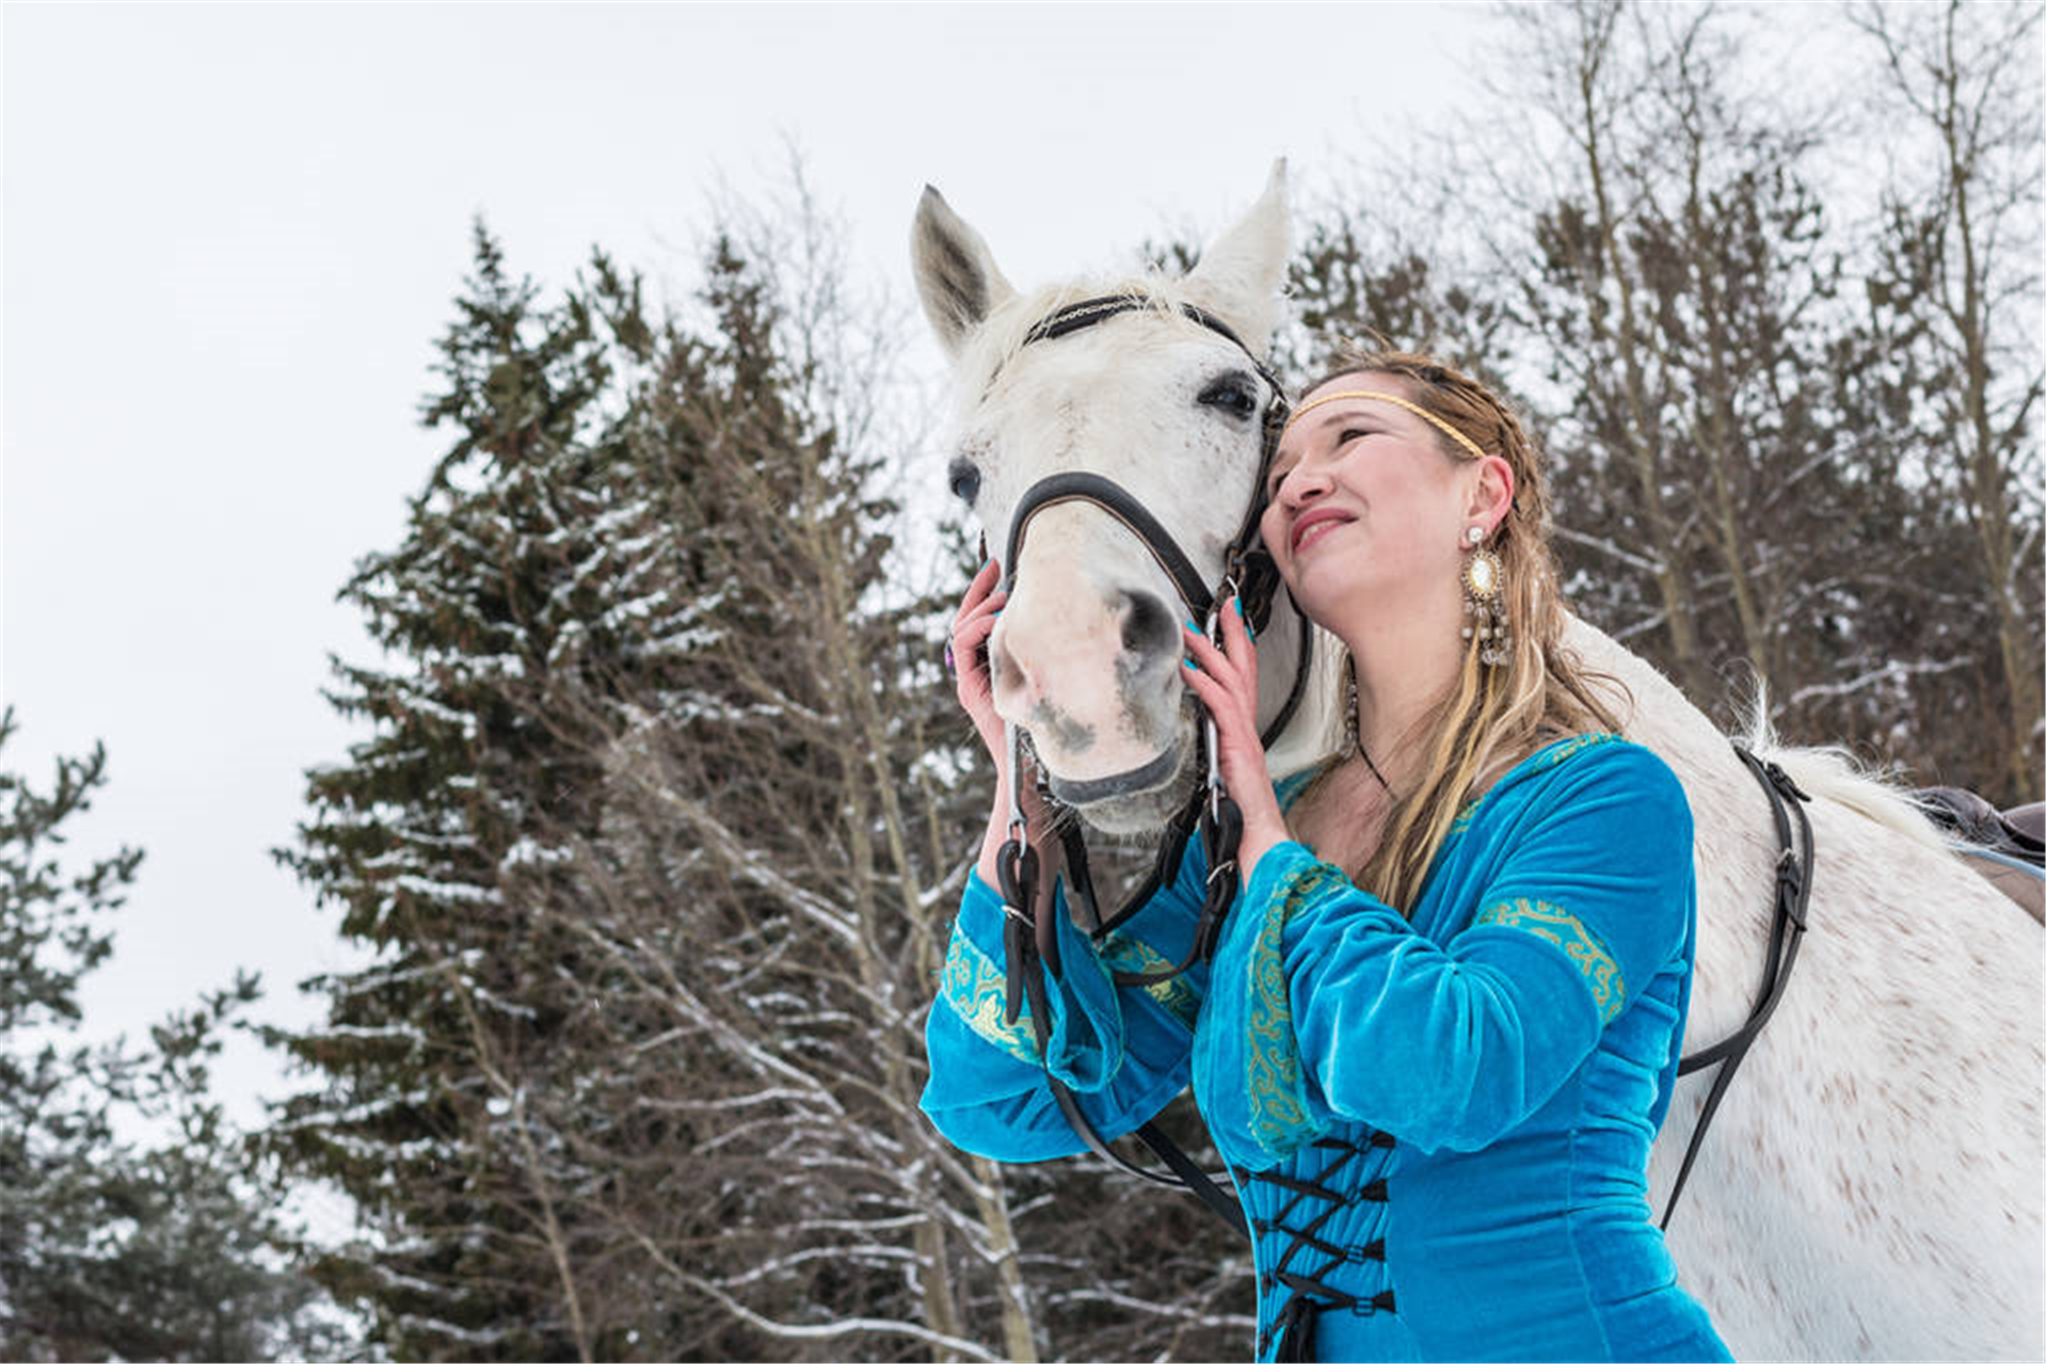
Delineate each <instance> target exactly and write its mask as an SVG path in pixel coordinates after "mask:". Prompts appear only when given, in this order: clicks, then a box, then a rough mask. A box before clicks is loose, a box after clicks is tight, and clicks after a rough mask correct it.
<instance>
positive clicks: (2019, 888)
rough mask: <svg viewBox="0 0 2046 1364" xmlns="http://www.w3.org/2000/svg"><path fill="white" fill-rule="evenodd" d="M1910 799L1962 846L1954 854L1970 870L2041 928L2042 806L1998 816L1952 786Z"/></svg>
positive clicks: (2045, 808) (2044, 871)
mask: <svg viewBox="0 0 2046 1364" xmlns="http://www.w3.org/2000/svg"><path fill="white" fill-rule="evenodd" d="M1911 794H1912V799H1913V800H1915V801H1917V803H1918V807H1919V809H1921V810H1922V811H1924V813H1925V817H1926V818H1927V819H1930V820H1931V821H1932V822H1933V823H1934V824H1935V825H1937V826H1939V828H1940V829H1941V830H1942V831H1943V832H1944V833H1946V834H1947V835H1949V836H1950V837H1952V838H1954V839H1956V840H1958V841H1959V842H1961V843H1963V844H1965V845H1966V846H1964V847H1963V848H1961V849H1960V851H1961V852H1963V853H1966V854H1968V855H1969V857H1968V862H1969V865H1970V866H1972V867H1974V869H1975V870H1976V871H1977V872H1979V873H1981V875H1982V877H1983V878H1984V879H1985V880H1987V881H1988V882H1989V883H1990V884H1991V885H1993V886H1995V887H1996V888H1997V889H1998V890H2000V891H2002V892H2003V893H2004V894H2005V895H2007V896H2009V897H2010V898H2011V899H2012V900H2015V901H2016V902H2017V903H2018V904H2019V905H2020V906H2021V907H2022V908H2023V909H2024V910H2025V912H2026V913H2028V914H2030V915H2031V916H2032V917H2033V918H2034V919H2037V920H2039V921H2040V922H2041V923H2042V924H2046V802H2035V803H2033V804H2031V805H2020V806H2016V807H2015V808H2013V809H2009V810H1999V809H1997V808H1996V807H1995V806H1994V805H1991V804H1990V803H1989V802H1988V801H1986V800H1984V799H1982V797H1980V796H1978V795H1976V794H1975V793H1974V792H1973V791H1964V790H1962V789H1961V788H1960V787H1958V786H1928V787H1924V788H1922V789H1920V790H1918V791H1914V792H1912V793H1911Z"/></svg>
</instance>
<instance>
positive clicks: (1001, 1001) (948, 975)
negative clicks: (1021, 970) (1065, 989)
mask: <svg viewBox="0 0 2046 1364" xmlns="http://www.w3.org/2000/svg"><path fill="white" fill-rule="evenodd" d="M940 993H941V994H942V995H943V996H944V1000H945V1003H946V1004H948V1005H950V1006H951V1009H952V1012H953V1013H955V1014H958V1015H959V1017H960V1019H961V1020H962V1021H963V1022H964V1023H965V1024H966V1026H967V1027H969V1028H971V1029H973V1031H974V1032H976V1033H978V1034H979V1035H980V1036H981V1037H982V1038H983V1039H985V1040H987V1041H989V1042H992V1043H994V1044H995V1045H996V1046H998V1047H1000V1048H1001V1049H1002V1050H1003V1051H1006V1052H1008V1053H1009V1055H1011V1056H1013V1057H1015V1058H1016V1059H1017V1060H1019V1061H1029V1062H1031V1063H1032V1064H1035V1063H1036V1061H1037V1037H1036V1034H1035V1033H1033V1032H1032V1031H1031V1022H1030V1006H1029V1005H1028V1004H1025V1005H1024V1006H1023V1008H1022V1011H1021V1012H1020V1013H1018V1014H1017V1015H1016V1021H1015V1022H1014V1023H1010V1022H1009V1021H1008V1018H1007V1016H1006V1015H1007V1010H1008V986H1007V978H1006V976H1005V975H1004V973H1003V971H1002V968H1001V966H1000V965H999V964H998V963H997V962H996V961H995V960H994V958H992V957H990V956H989V955H988V954H987V953H985V952H983V951H981V950H980V949H979V948H978V947H976V946H974V944H973V940H972V939H971V938H968V937H967V936H966V934H965V933H963V932H955V933H953V934H952V945H951V946H950V947H948V948H947V949H946V950H945V975H944V983H943V987H942V989H941V991H940Z"/></svg>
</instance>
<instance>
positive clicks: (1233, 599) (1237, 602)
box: [1229, 597, 1243, 620]
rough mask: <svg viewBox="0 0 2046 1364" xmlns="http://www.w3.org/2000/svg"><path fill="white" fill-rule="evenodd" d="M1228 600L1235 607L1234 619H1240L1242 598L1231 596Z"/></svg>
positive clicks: (1241, 615)
mask: <svg viewBox="0 0 2046 1364" xmlns="http://www.w3.org/2000/svg"><path fill="white" fill-rule="evenodd" d="M1229 600H1230V602H1231V604H1233V605H1234V606H1235V607H1236V619H1238V620H1242V619H1243V598H1241V597H1231V598H1230V599H1229Z"/></svg>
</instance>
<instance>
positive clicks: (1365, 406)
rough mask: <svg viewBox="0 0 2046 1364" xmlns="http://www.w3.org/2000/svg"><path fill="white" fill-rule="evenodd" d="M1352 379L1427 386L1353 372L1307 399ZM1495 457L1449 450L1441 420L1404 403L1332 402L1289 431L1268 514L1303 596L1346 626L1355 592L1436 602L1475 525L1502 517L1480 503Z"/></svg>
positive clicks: (1270, 482) (1276, 464)
mask: <svg viewBox="0 0 2046 1364" xmlns="http://www.w3.org/2000/svg"><path fill="white" fill-rule="evenodd" d="M1349 390H1376V391H1378V392H1383V393H1391V394H1394V395H1396V396H1398V397H1401V398H1405V399H1407V400H1408V401H1410V402H1411V401H1413V399H1414V396H1415V395H1414V394H1413V392H1412V390H1411V388H1410V387H1409V385H1408V384H1407V381H1406V380H1405V379H1403V378H1401V377H1400V376H1398V375H1392V374H1372V373H1357V374H1345V375H1340V376H1338V377H1336V378H1334V379H1331V380H1329V381H1328V382H1327V383H1325V384H1323V385H1321V386H1320V387H1319V388H1317V389H1315V390H1314V391H1312V392H1310V393H1308V394H1307V395H1306V396H1305V397H1304V398H1302V399H1301V403H1300V406H1301V407H1302V408H1303V409H1305V408H1306V406H1307V404H1308V403H1311V402H1312V401H1314V399H1315V398H1316V397H1319V396H1322V395H1326V394H1331V393H1341V392H1345V391H1349ZM1492 462H1494V461H1491V460H1487V461H1482V462H1481V461H1478V460H1460V459H1455V458H1452V457H1451V456H1449V455H1447V454H1445V453H1444V452H1443V449H1442V440H1441V438H1440V437H1439V436H1437V434H1436V432H1435V428H1434V427H1432V426H1430V425H1429V424H1428V423H1427V422H1425V421H1423V420H1422V419H1421V418H1420V417H1418V416H1416V415H1414V414H1413V413H1412V412H1409V411H1407V410H1406V409H1405V408H1403V407H1400V406H1398V405H1397V404H1394V403H1389V402H1383V401H1380V400H1378V399H1373V398H1337V399H1334V400H1333V401H1330V402H1326V403H1323V404H1322V405H1321V406H1319V407H1316V408H1315V409H1314V410H1313V411H1311V412H1307V413H1306V414H1305V415H1304V416H1302V417H1301V418H1300V420H1298V421H1297V422H1295V423H1294V424H1293V425H1292V426H1291V427H1289V428H1287V430H1286V433H1285V435H1284V437H1283V438H1282V439H1281V440H1280V442H1279V448H1278V451H1277V453H1276V454H1275V455H1274V457H1273V460H1272V467H1271V471H1270V473H1269V475H1268V477H1267V483H1266V487H1267V489H1268V491H1269V493H1270V500H1269V505H1268V506H1267V507H1266V509H1265V513H1264V517H1263V520H1262V521H1261V522H1260V526H1261V528H1262V530H1263V533H1264V542H1265V546H1266V548H1267V549H1268V550H1270V552H1271V555H1272V558H1273V560H1274V561H1275V562H1276V563H1277V564H1278V568H1279V572H1280V574H1281V576H1283V577H1284V578H1285V580H1286V585H1287V586H1288V587H1290V588H1291V589H1292V590H1293V595H1294V598H1295V599H1296V600H1297V601H1299V603H1300V605H1301V606H1302V607H1303V608H1305V609H1306V611H1307V612H1308V614H1309V615H1310V616H1313V617H1314V618H1315V619H1316V620H1318V621H1320V622H1321V623H1322V624H1323V625H1328V626H1331V627H1332V628H1335V627H1336V626H1337V625H1338V624H1339V622H1337V621H1336V620H1334V619H1332V616H1333V615H1337V614H1340V611H1341V608H1342V606H1343V604H1344V603H1346V602H1352V603H1367V604H1369V607H1370V609H1372V610H1374V611H1378V610H1384V609H1388V608H1391V609H1399V607H1400V606H1401V605H1402V604H1404V603H1414V604H1415V605H1416V606H1417V607H1418V606H1420V605H1421V604H1422V603H1431V604H1432V603H1434V602H1436V601H1438V600H1439V599H1441V598H1443V597H1444V595H1445V594H1447V593H1453V592H1454V590H1455V589H1454V584H1455V583H1456V581H1457V575H1458V573H1459V571H1460V570H1461V568H1462V552H1463V544H1464V541H1463V535H1464V531H1465V529H1466V528H1467V527H1468V526H1470V525H1472V524H1481V525H1484V526H1485V528H1486V529H1487V531H1488V532H1489V530H1490V529H1491V527H1492V526H1493V525H1496V524H1497V517H1495V516H1490V515H1485V514H1483V513H1482V511H1480V510H1477V508H1478V504H1480V503H1481V502H1482V501H1483V495H1482V491H1481V489H1480V487H1479V485H1480V483H1481V481H1482V480H1483V479H1484V477H1485V476H1486V472H1487V471H1486V468H1485V466H1486V465H1487V464H1490V463H1492ZM1497 463H1499V464H1500V465H1501V467H1502V468H1503V466H1504V463H1505V462H1504V461H1503V460H1500V461H1497ZM1509 495H1510V494H1509ZM1501 511H1502V513H1503V508H1501ZM1429 609H1432V606H1431V607H1430V608H1429ZM1339 633H1340V630H1339Z"/></svg>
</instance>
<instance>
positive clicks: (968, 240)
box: [909, 185, 1016, 360]
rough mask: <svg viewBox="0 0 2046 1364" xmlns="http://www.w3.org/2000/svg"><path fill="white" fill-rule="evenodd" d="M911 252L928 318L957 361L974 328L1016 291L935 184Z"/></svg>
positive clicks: (920, 212)
mask: <svg viewBox="0 0 2046 1364" xmlns="http://www.w3.org/2000/svg"><path fill="white" fill-rule="evenodd" d="M909 254H910V260H911V263H912V264H913V265H914V267H915V270H916V292H917V296H918V297H919V298H921V299H922V300H923V305H924V316H925V317H928V318H929V319H930V320H931V329H932V330H933V331H935V332H937V334H938V342H939V344H940V345H942V346H944V348H945V354H947V355H948V356H950V357H952V358H953V359H954V360H957V359H958V358H959V352H960V350H961V348H962V347H964V346H965V344H966V338H967V337H968V336H970V335H972V334H973V330H974V328H976V327H978V326H979V325H980V324H981V323H983V322H985V321H987V315H988V314H989V313H991V312H993V311H994V310H995V305H997V304H999V303H1000V302H1001V301H1002V300H1003V299H1005V298H1007V297H1009V296H1010V295H1011V294H1013V293H1015V292H1016V291H1015V289H1014V288H1012V287H1011V286H1010V284H1009V281H1008V280H1006V279H1004V278H1002V272H1001V270H1000V269H998V268H997V267H996V265H995V258H994V254H993V253H992V252H990V251H989V250H988V249H987V243H986V242H984V241H982V240H981V238H980V234H979V233H978V232H975V231H974V230H973V229H972V228H970V227H968V226H967V225H966V223H965V221H964V220H962V219H961V218H960V217H959V215H958V214H956V213H954V212H953V211H952V206H951V205H950V204H947V203H946V202H945V196H944V195H942V194H940V193H938V191H936V190H935V189H932V188H931V187H930V186H929V185H925V186H924V197H923V198H922V200H921V201H919V202H918V204H917V206H916V225H915V226H914V227H913V228H911V229H910V234H909Z"/></svg>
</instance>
